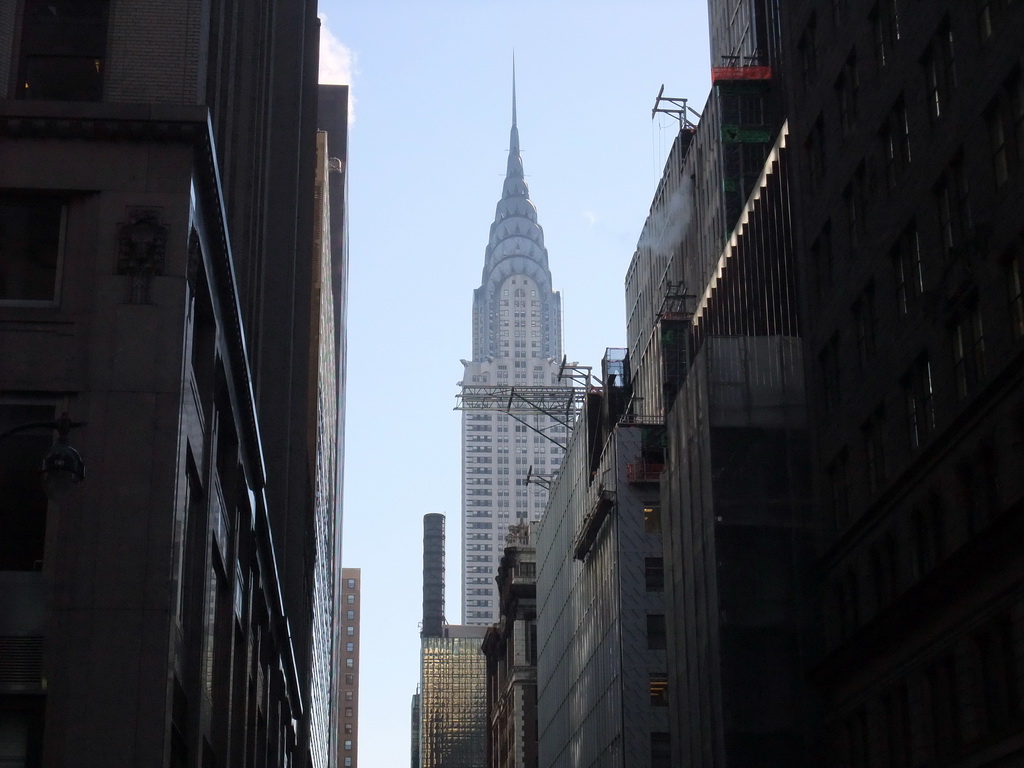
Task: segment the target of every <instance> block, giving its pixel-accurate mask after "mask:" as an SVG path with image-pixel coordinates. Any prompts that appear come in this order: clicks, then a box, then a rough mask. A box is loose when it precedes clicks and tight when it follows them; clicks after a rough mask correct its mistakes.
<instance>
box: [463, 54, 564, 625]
mask: <svg viewBox="0 0 1024 768" xmlns="http://www.w3.org/2000/svg"><path fill="white" fill-rule="evenodd" d="M561 359H562V304H561V297H560V296H559V294H558V292H557V291H555V290H552V287H551V271H550V270H549V269H548V252H547V249H546V248H545V247H544V230H542V229H541V227H540V225H539V224H538V223H537V208H536V206H535V205H534V204H533V202H532V201H531V200H530V191H529V188H528V187H527V185H526V180H525V179H524V178H523V159H522V156H521V155H520V151H519V129H518V127H517V126H516V92H515V72H514V71H513V75H512V131H511V136H510V138H509V154H508V170H507V173H506V175H505V183H504V186H503V188H502V194H501V199H500V200H499V201H498V205H497V208H496V210H495V215H494V223H493V224H491V233H490V238H489V240H488V242H487V249H486V251H485V254H484V268H483V275H482V277H481V281H480V287H479V288H477V289H476V290H474V291H473V359H472V360H470V361H466V360H464V361H463V366H464V371H463V378H462V387H463V392H464V393H465V391H466V388H467V387H480V386H481V385H482V386H494V387H495V388H506V387H516V388H522V389H523V391H526V392H528V391H529V390H528V388H529V387H531V386H544V387H551V386H552V385H558V384H559V381H558V372H559V366H560V363H561ZM564 431H565V428H564V427H562V426H559V425H558V424H556V422H555V421H554V420H552V419H551V418H549V417H548V416H545V415H544V414H542V413H540V412H537V413H533V414H523V413H519V414H512V415H509V414H505V413H500V412H498V411H480V410H475V411H468V412H464V413H463V416H462V622H463V623H464V624H482V625H486V624H491V623H493V622H494V621H496V620H497V617H498V604H497V603H498V595H497V590H496V586H495V582H494V576H495V574H496V572H497V568H498V563H499V562H500V561H501V554H502V552H503V550H504V546H505V535H506V533H507V531H508V526H509V525H510V524H513V525H514V524H516V523H521V522H525V521H533V520H538V519H539V518H540V516H541V515H542V513H543V511H544V506H545V503H546V502H547V491H546V490H545V489H544V488H543V487H542V486H541V485H539V484H536V483H530V484H527V483H526V478H527V471H528V470H529V469H530V468H531V467H532V468H533V473H534V474H535V475H541V476H544V475H550V474H552V473H554V472H555V471H557V468H558V466H559V464H560V463H561V459H562V453H563V450H562V448H560V447H559V445H557V444H556V441H557V443H562V444H564V442H565V434H564Z"/></svg>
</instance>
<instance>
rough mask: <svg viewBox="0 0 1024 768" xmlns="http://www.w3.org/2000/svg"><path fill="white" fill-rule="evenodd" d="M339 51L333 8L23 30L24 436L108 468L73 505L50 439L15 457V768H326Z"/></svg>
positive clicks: (286, 7)
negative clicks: (322, 48) (324, 56)
mask: <svg viewBox="0 0 1024 768" xmlns="http://www.w3.org/2000/svg"><path fill="white" fill-rule="evenodd" d="M318 24H319V23H318V21H317V18H316V3H315V1H314V0H304V1H302V2H293V1H289V2H281V1H279V0H271V2H268V3H264V4H261V5H259V6H258V7H257V6H253V5H252V4H248V3H242V2H235V1H234V0H214V2H199V1H198V0H160V1H159V2H152V1H150V0H46V2H42V0H14V1H13V2H4V3H2V4H0V96H2V97H3V98H0V422H2V423H0V432H5V431H7V430H10V429H12V428H17V427H20V426H23V425H24V424H27V423H32V422H40V421H42V422H45V421H50V420H53V419H55V418H56V417H57V416H59V415H60V414H62V413H65V412H66V413H67V414H69V416H70V418H71V419H72V420H73V421H75V422H84V424H82V425H80V426H77V427H76V428H74V429H73V430H72V431H71V433H70V434H69V435H68V439H69V440H70V442H71V443H72V444H73V445H74V447H75V448H76V449H78V451H80V452H81V455H82V456H83V457H84V458H85V461H86V463H87V465H88V479H87V480H86V481H85V482H83V483H81V484H79V486H78V487H77V488H75V489H74V491H73V492H72V493H71V494H69V495H68V496H66V497H64V498H63V500H61V501H60V502H55V501H49V502H48V501H47V498H46V497H45V496H44V495H43V494H42V493H41V491H40V490H39V488H38V484H37V483H36V482H35V481H36V480H37V477H33V476H32V475H33V471H34V467H36V466H38V462H39V461H40V460H41V457H42V455H43V454H45V453H46V450H47V448H48V446H49V445H50V443H52V442H53V434H52V432H49V433H47V432H46V431H43V432H32V431H21V432H17V433H16V434H14V435H12V436H10V437H5V438H0V733H2V734H3V737H2V738H3V752H2V759H0V762H4V761H7V762H5V764H13V765H25V766H41V765H42V766H69V765H76V766H87V765H140V766H141V765H153V766H159V765H164V766H167V765H170V766H187V765H195V766H198V765H203V766H208V765H215V764H219V765H225V764H229V763H230V764H234V765H259V766H263V765H268V766H270V765H273V766H279V765H280V766H283V765H288V766H292V765H296V766H299V765H317V766H320V765H323V766H326V765H328V764H330V763H329V762H328V761H329V760H330V759H331V758H330V757H329V753H330V749H331V746H332V743H331V740H332V739H333V738H334V735H333V733H332V730H331V728H330V727H331V725H332V724H333V722H332V720H331V718H332V717H335V718H336V713H335V714H334V715H332V713H331V712H330V709H331V707H332V706H333V705H332V696H333V695H335V693H336V690H337V688H336V687H334V685H333V682H332V680H331V679H330V676H331V674H332V672H331V669H330V668H326V669H325V667H324V660H326V661H327V662H328V663H330V662H332V661H333V659H334V654H335V649H334V648H333V647H332V643H333V637H332V636H331V633H332V632H333V631H334V624H333V622H334V619H333V616H334V614H333V611H334V610H335V608H336V603H337V600H338V598H337V596H336V595H335V594H334V592H333V591H332V590H333V579H334V577H335V575H336V571H335V569H334V566H333V565H332V564H331V563H326V564H325V563H324V561H323V559H322V557H321V559H320V563H321V568H320V569H319V570H317V571H314V562H315V561H316V560H317V553H318V552H323V551H334V550H333V546H334V543H335V536H337V535H338V531H337V530H336V528H335V527H334V524H335V521H334V520H333V519H332V517H333V516H334V515H335V513H336V512H337V507H336V500H335V499H334V498H333V495H328V496H323V495H321V493H320V492H321V490H323V485H324V483H325V482H326V481H329V482H330V483H331V488H332V489H333V487H334V481H335V480H336V478H337V468H336V461H337V459H338V458H339V454H338V452H337V450H336V446H334V445H333V443H335V442H336V440H337V437H338V435H339V428H338V421H337V420H338V417H339V413H340V410H341V408H340V406H339V405H338V403H339V401H340V396H341V389H342V387H343V377H339V376H338V375H337V372H336V371H335V370H331V371H326V370H321V369H319V368H318V365H317V361H318V360H321V361H322V360H324V359H326V358H325V357H324V356H323V355H327V354H329V356H330V358H331V360H338V361H339V363H340V362H341V360H342V359H343V345H341V343H340V342H339V341H338V338H337V336H336V335H335V334H342V333H343V320H344V311H343V309H344V307H343V296H344V269H343V246H344V236H343V234H344V233H343V229H342V227H343V223H344V218H343V216H342V215H341V214H342V209H341V205H342V203H343V196H342V195H337V196H336V199H333V200H332V202H331V203H330V207H332V208H333V210H331V211H330V212H329V219H330V222H331V224H330V226H329V227H326V228H325V227H322V226H320V225H321V224H322V223H325V222H327V221H328V214H327V213H326V212H325V211H324V209H323V206H320V207H319V208H318V207H317V204H319V203H320V202H326V201H327V198H326V197H322V198H320V197H318V199H317V200H315V199H314V198H315V192H314V188H315V186H316V181H317V179H318V178H319V179H320V181H321V182H322V183H321V185H320V192H321V193H325V191H326V189H327V187H330V186H334V187H335V188H339V185H337V184H329V183H327V181H326V176H325V175H324V174H326V173H327V170H326V169H328V168H334V166H333V165H331V164H329V163H328V162H327V161H328V158H327V157H326V156H323V153H322V154H321V157H320V158H319V160H318V156H317V146H318V143H317V134H316V132H317V127H318V125H317V120H318V114H317V112H318V107H317V83H316V79H317V77H316V73H317V48H318V45H317V43H318V35H319V28H318ZM329 112H330V114H331V115H334V116H335V118H336V116H337V114H338V109H333V110H329ZM341 115H342V121H341V122H340V124H339V121H338V120H337V119H334V120H333V121H331V120H329V122H330V125H325V126H321V127H326V128H327V129H329V130H331V131H332V132H334V135H332V136H331V140H330V143H329V145H328V143H327V142H325V141H323V140H321V142H320V145H321V149H322V150H324V151H326V149H327V148H328V146H329V148H330V151H331V154H333V155H336V156H337V153H338V151H342V152H343V150H344V142H343V141H338V140H337V139H338V138H339V136H338V133H339V132H341V131H343V130H344V127H345V126H344V122H343V119H344V110H343V109H342V110H341ZM318 163H319V164H318ZM337 166H338V167H337V168H336V169H335V170H343V164H337ZM318 168H320V169H321V171H323V172H324V173H320V174H318V171H317V169H318ZM340 188H341V189H343V184H342V185H340ZM315 203H316V204H315ZM329 235H333V237H330V236H329ZM321 271H324V272H325V273H326V274H327V275H328V276H329V277H331V276H333V278H334V279H335V280H336V282H333V283H324V282H323V281H322V280H321V279H320V278H317V279H314V276H316V275H318V274H321ZM311 329H317V330H316V331H314V332H312V333H311ZM328 350H329V352H328ZM318 435H320V436H321V437H323V436H326V438H325V439H319V438H318V437H317V436H318ZM332 465H333V466H332ZM327 492H328V493H329V494H333V493H334V491H333V490H330V489H328V491H327ZM323 499H327V500H328V501H327V502H325V503H324V504H321V503H320V501H321V500H323ZM338 522H340V521H338ZM337 570H338V571H340V568H338V569H337ZM314 606H316V608H317V610H318V611H322V610H325V611H327V621H326V625H325V623H324V620H323V618H322V616H321V617H318V618H317V619H316V620H314ZM314 638H319V639H314ZM325 644H326V645H325ZM334 746H335V748H336V745H334Z"/></svg>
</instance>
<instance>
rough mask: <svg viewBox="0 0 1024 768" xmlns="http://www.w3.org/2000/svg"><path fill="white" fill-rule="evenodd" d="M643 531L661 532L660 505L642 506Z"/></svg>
mask: <svg viewBox="0 0 1024 768" xmlns="http://www.w3.org/2000/svg"><path fill="white" fill-rule="evenodd" d="M644 533H661V507H659V506H658V505H657V504H652V505H651V506H649V507H644Z"/></svg>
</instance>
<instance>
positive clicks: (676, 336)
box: [658, 281, 697, 413]
mask: <svg viewBox="0 0 1024 768" xmlns="http://www.w3.org/2000/svg"><path fill="white" fill-rule="evenodd" d="M696 298H697V297H696V296H695V295H694V294H692V293H687V292H686V291H685V289H684V287H683V284H682V283H681V282H671V281H667V282H666V283H665V296H664V298H663V299H662V302H661V309H659V310H658V333H659V334H660V336H661V355H662V361H661V364H662V386H663V396H664V403H665V412H666V413H667V412H668V411H669V410H670V409H671V407H672V403H673V402H674V401H675V397H676V393H677V392H678V391H679V388H680V387H681V386H682V385H683V382H684V381H686V376H687V374H688V372H689V370H690V329H691V328H692V327H693V308H694V305H695V303H696Z"/></svg>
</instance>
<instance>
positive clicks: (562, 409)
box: [455, 358, 594, 487]
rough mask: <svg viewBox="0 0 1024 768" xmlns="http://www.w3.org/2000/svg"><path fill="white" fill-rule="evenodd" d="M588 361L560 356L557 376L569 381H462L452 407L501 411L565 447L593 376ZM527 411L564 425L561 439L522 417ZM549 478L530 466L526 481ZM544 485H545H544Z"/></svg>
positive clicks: (540, 480)
mask: <svg viewBox="0 0 1024 768" xmlns="http://www.w3.org/2000/svg"><path fill="white" fill-rule="evenodd" d="M591 371H592V369H591V367H590V366H588V365H580V364H579V363H567V362H566V361H565V358H562V365H561V368H560V369H559V371H558V380H559V381H562V380H563V379H564V380H568V381H570V382H572V383H571V384H567V385H564V386H551V385H544V384H520V385H509V384H489V385H484V384H473V385H469V386H466V385H463V387H462V391H461V392H459V393H458V394H457V395H456V396H455V410H456V411H494V412H496V413H504V414H507V415H508V416H510V417H511V418H512V420H513V421H516V422H518V423H519V424H522V425H523V426H525V427H528V428H529V429H531V430H533V431H534V432H536V433H537V434H538V435H541V436H542V437H546V438H547V439H548V440H550V441H551V442H552V443H554V444H555V445H557V446H558V447H559V448H561V449H562V450H563V451H566V450H568V449H569V436H570V435H571V434H572V429H573V426H574V425H575V424H576V419H577V417H578V416H579V414H580V411H582V410H583V408H584V407H585V406H586V403H587V393H588V392H589V391H590V390H591V388H592V386H593V384H592V383H591V380H592V379H593V378H594V377H593V374H592V373H591ZM529 415H533V416H536V415H543V416H547V417H549V418H550V419H552V420H553V421H554V422H555V425H552V426H561V427H565V432H564V433H563V434H564V437H563V439H562V440H561V441H560V440H558V439H556V438H554V437H552V436H551V435H550V434H549V433H548V432H547V431H545V430H544V429H542V428H540V427H538V426H537V425H536V424H531V423H530V422H529V421H527V420H526V418H525V417H526V416H529ZM551 480H552V478H550V477H545V476H543V475H539V474H535V473H534V472H533V468H532V467H531V468H530V472H529V474H528V480H527V482H530V481H532V482H535V483H537V484H538V485H542V486H543V485H544V483H548V484H550V482H551ZM545 487H547V486H545Z"/></svg>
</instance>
